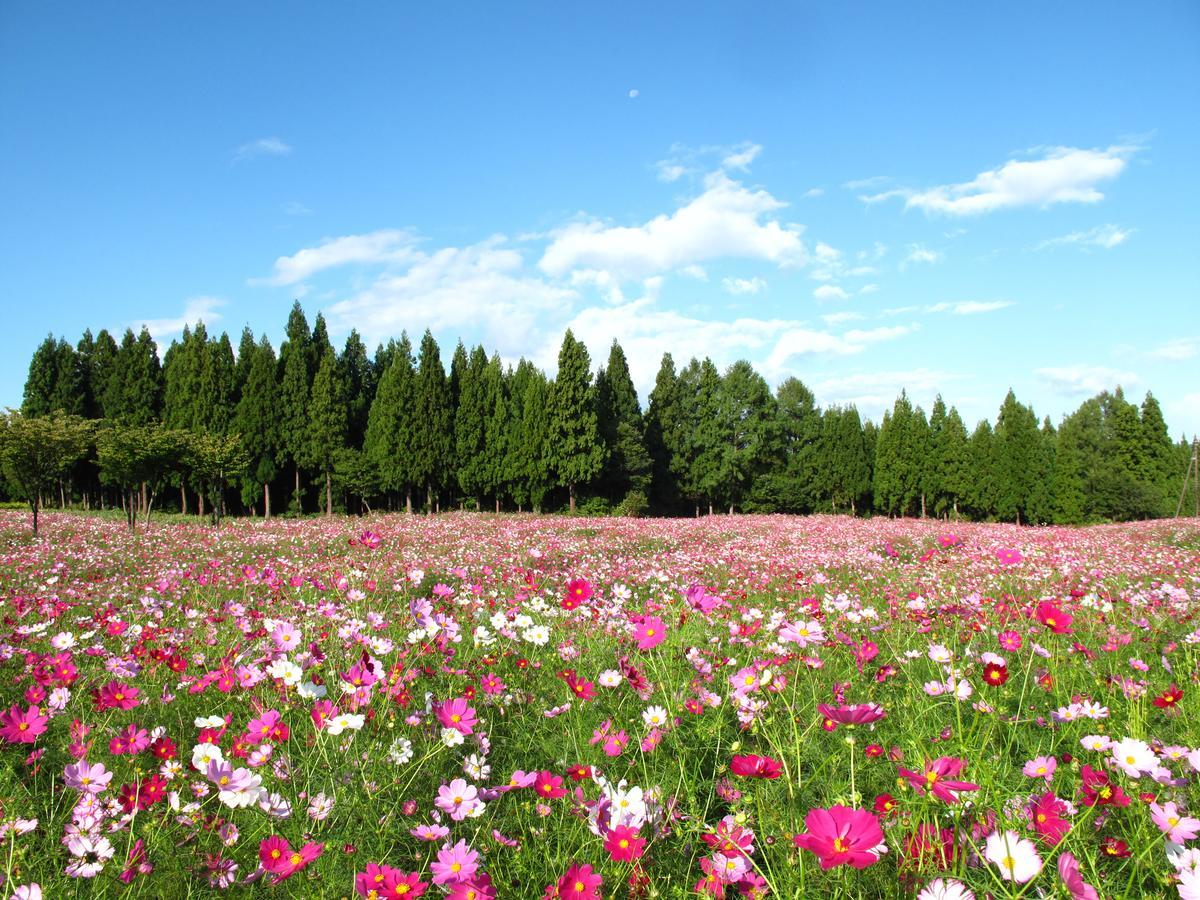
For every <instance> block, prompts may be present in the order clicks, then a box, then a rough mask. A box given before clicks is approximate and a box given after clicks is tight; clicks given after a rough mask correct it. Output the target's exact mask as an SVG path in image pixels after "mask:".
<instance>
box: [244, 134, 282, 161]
mask: <svg viewBox="0 0 1200 900" xmlns="http://www.w3.org/2000/svg"><path fill="white" fill-rule="evenodd" d="M291 152H292V148H291V145H290V144H286V143H284V142H283V141H281V140H280V139H279V138H277V137H265V138H259V139H258V140H256V141H247V142H246V143H244V144H242V145H241V146H240V147H237V148H236V149H235V150H234V151H233V161H234V162H244V161H246V160H248V159H255V158H257V157H259V156H287V155H288V154H289V153H291Z"/></svg>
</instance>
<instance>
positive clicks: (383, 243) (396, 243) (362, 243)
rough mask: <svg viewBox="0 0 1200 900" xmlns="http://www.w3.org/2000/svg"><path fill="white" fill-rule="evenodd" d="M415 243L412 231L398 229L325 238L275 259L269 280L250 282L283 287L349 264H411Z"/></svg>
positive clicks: (256, 279) (261, 279)
mask: <svg viewBox="0 0 1200 900" xmlns="http://www.w3.org/2000/svg"><path fill="white" fill-rule="evenodd" d="M417 242H418V238H417V236H416V235H415V234H413V232H411V231H406V230H403V229H398V228H385V229H381V230H380V231H372V232H369V233H367V234H350V235H346V236H345V237H337V238H326V239H325V240H323V241H322V242H321V243H319V244H318V245H317V246H315V247H306V248H305V249H303V250H301V251H299V252H298V253H295V254H293V255H292V256H281V257H279V258H278V259H276V260H275V274H273V275H271V276H270V277H269V278H254V279H251V280H250V283H251V284H270V285H276V286H282V285H289V284H296V283H298V282H301V281H303V280H304V279H305V278H309V277H311V276H313V275H315V274H317V273H318V272H322V271H324V270H325V269H332V268H335V267H337V266H344V265H348V264H351V263H360V264H380V263H405V262H411V261H414V260H415V259H417V255H416V251H415V249H414V248H415V245H416V244H417Z"/></svg>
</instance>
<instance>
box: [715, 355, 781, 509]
mask: <svg viewBox="0 0 1200 900" xmlns="http://www.w3.org/2000/svg"><path fill="white" fill-rule="evenodd" d="M717 409H718V416H719V417H720V418H721V420H722V421H721V427H722V430H723V431H724V432H725V433H726V434H727V435H728V442H726V443H724V444H723V445H721V451H722V453H721V466H720V473H721V475H720V478H721V481H722V482H723V490H722V493H723V494H724V499H725V501H726V503H727V504H728V506H729V513H730V515H732V514H733V511H734V508H735V507H736V506H739V505H741V504H742V503H743V502H744V500H745V499H746V497H747V496H748V495H749V492H750V488H751V486H752V485H753V483H754V481H755V480H756V479H757V478H759V477H760V476H761V475H763V474H764V473H765V472H767V471H768V470H769V469H770V468H771V467H772V465H773V464H775V463H776V462H777V461H778V460H779V459H780V458H781V456H782V439H781V433H780V427H779V410H778V407H777V406H776V403H775V397H774V396H773V395H772V394H771V389H770V388H769V387H768V386H767V382H766V381H765V380H764V379H763V377H762V376H761V375H759V374H758V373H757V372H755V371H754V367H753V366H751V365H750V363H749V362H747V361H746V360H738V361H737V362H735V363H734V364H733V365H732V366H730V367H729V369H728V370H727V371H726V373H725V375H724V377H723V378H722V379H721V383H720V388H719V390H718V399H717Z"/></svg>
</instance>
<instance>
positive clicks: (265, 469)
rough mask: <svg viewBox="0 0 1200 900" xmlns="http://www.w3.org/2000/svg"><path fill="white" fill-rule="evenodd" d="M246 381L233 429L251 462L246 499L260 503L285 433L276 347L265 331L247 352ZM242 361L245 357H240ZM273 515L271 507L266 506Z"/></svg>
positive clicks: (272, 477) (272, 476) (244, 483)
mask: <svg viewBox="0 0 1200 900" xmlns="http://www.w3.org/2000/svg"><path fill="white" fill-rule="evenodd" d="M243 355H244V356H245V362H246V365H247V368H248V370H247V374H246V382H245V385H244V387H243V388H242V394H241V397H240V399H239V400H238V403H237V407H236V408H235V410H234V414H233V424H232V430H233V431H235V432H237V433H238V434H240V435H241V436H242V445H243V446H244V447H245V449H246V453H247V456H248V465H247V468H246V472H245V475H244V477H243V478H242V483H241V487H242V500H243V502H245V503H247V504H251V503H257V502H258V499H259V497H260V496H262V495H263V492H264V489H265V490H268V491H269V487H266V486H268V485H269V484H270V483H271V482H272V481H274V480H275V476H276V475H277V474H278V468H277V465H276V463H277V459H278V455H279V451H280V445H281V440H282V436H281V433H280V427H279V383H278V381H276V370H277V367H276V361H275V350H274V348H272V347H271V342H270V341H269V340H267V336H266V335H265V334H264V335H263V336H262V339H261V340H260V341H259V342H258V344H257V345H251V346H250V347H249V348H246V349H245V350H244V351H243ZM238 361H239V363H241V362H242V360H241V359H239V360H238ZM264 512H265V513H266V514H267V515H269V514H270V509H269V507H268V506H264Z"/></svg>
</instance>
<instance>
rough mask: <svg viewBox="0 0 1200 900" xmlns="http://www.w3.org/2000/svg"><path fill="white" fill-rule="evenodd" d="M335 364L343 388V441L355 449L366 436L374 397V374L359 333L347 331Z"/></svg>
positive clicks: (360, 445) (361, 443) (352, 330)
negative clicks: (344, 391)
mask: <svg viewBox="0 0 1200 900" xmlns="http://www.w3.org/2000/svg"><path fill="white" fill-rule="evenodd" d="M338 363H339V365H340V366H341V369H342V381H343V382H344V383H345V385H346V442H347V445H348V446H350V447H351V448H354V449H357V448H360V447H362V445H363V439H364V438H365V437H366V433H367V416H368V414H369V413H370V410H371V400H372V399H373V398H374V396H375V372H374V369H373V367H372V366H371V361H370V360H369V359H368V358H367V347H366V345H365V344H364V343H363V342H362V338H361V337H359V335H358V331H356V330H354V329H351V330H350V334H349V335H348V336H347V337H346V345H345V346H344V347H343V348H342V355H341V356H340V357H339V359H338Z"/></svg>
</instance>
